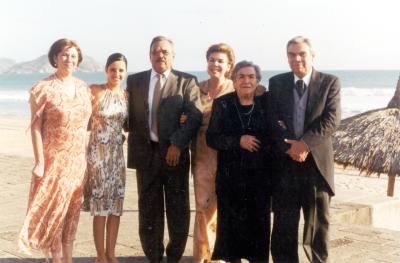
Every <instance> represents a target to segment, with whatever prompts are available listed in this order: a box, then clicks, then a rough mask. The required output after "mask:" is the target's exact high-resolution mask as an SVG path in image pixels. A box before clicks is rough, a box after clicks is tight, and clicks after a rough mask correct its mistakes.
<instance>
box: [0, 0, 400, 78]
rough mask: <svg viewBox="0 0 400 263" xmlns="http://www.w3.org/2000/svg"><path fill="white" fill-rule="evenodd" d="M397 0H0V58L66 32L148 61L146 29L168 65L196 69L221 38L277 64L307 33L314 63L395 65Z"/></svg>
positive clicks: (21, 56) (87, 46)
mask: <svg viewBox="0 0 400 263" xmlns="http://www.w3.org/2000/svg"><path fill="white" fill-rule="evenodd" d="M399 10H400V1H399V0H380V1H374V0H364V1H362V0H347V1H346V0H334V1H333V0H331V1H328V0H303V1H299V0H279V1H272V0H271V1H270V0H241V1H237V0H230V1H228V0H199V1H194V0H169V1H157V0H155V1H151V0H150V1H133V0H108V1H106V0H69V1H66V0H64V1H59V0H34V1H32V0H12V1H1V2H0V34H1V41H0V57H7V58H12V59H15V60H16V61H18V62H21V61H26V60H32V59H35V58H37V57H39V56H40V55H42V54H45V53H47V51H48V48H49V47H50V45H51V44H52V43H53V42H54V41H55V40H57V39H59V38H62V37H68V38H72V39H74V40H76V41H77V42H78V43H79V44H80V45H81V47H82V50H83V52H84V53H85V54H87V55H90V56H92V57H94V58H95V59H96V60H97V61H99V62H100V63H103V64H104V61H105V60H106V58H107V56H108V55H109V54H111V53H113V52H122V53H124V54H125V55H126V56H127V57H128V60H129V70H130V71H138V70H142V69H147V68H149V67H150V64H149V59H148V49H149V47H148V46H149V43H150V41H151V39H152V37H154V36H156V35H165V36H168V37H170V38H172V39H173V40H174V42H175V46H176V51H177V56H176V59H175V68H177V69H180V70H204V69H205V51H206V50H207V48H208V47H209V46H210V45H211V44H214V43H219V42H226V43H228V44H230V45H231V46H232V47H233V49H234V51H235V54H236V57H237V61H239V60H242V59H247V60H252V61H254V62H255V63H257V64H259V65H260V66H261V68H262V69H263V70H273V69H287V68H288V66H287V60H286V55H285V45H286V42H287V40H289V39H290V38H291V37H293V36H296V35H305V36H308V37H310V38H311V39H312V40H313V42H314V46H315V49H316V54H317V56H316V66H317V68H319V69H399V70H400V44H399V43H400V27H399V25H400V13H399Z"/></svg>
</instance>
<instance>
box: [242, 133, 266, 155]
mask: <svg viewBox="0 0 400 263" xmlns="http://www.w3.org/2000/svg"><path fill="white" fill-rule="evenodd" d="M260 144H261V142H260V141H259V140H258V139H257V138H256V137H255V136H252V135H242V136H241V137H240V147H242V148H243V149H245V150H247V151H249V152H257V151H258V150H259V149H260Z"/></svg>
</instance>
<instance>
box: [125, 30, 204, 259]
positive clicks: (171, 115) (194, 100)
mask: <svg viewBox="0 0 400 263" xmlns="http://www.w3.org/2000/svg"><path fill="white" fill-rule="evenodd" d="M174 57H175V52H174V47H173V43H172V41H171V40H169V39H168V38H165V37H162V36H159V37H155V38H154V39H153V40H152V42H151V45H150V61H151V64H152V69H151V70H147V71H143V72H140V73H136V74H133V75H130V76H129V77H128V80H127V92H128V94H129V106H128V111H129V120H128V129H129V136H128V167H129V168H134V169H136V175H137V186H138V195H139V235H140V241H141V244H142V247H143V250H144V253H145V255H146V257H147V258H148V259H149V260H150V262H161V261H162V258H163V254H164V244H163V236H164V201H165V210H166V216H167V224H168V233H169V242H168V244H167V246H166V254H167V260H168V262H178V261H179V260H180V258H181V257H182V254H183V252H184V250H185V246H186V240H187V236H188V231H189V222H190V208H189V163H190V161H189V150H188V145H189V143H190V141H191V138H192V137H193V136H194V135H195V134H196V132H197V130H198V128H199V126H200V123H201V118H202V115H201V109H200V106H199V105H200V101H199V88H198V86H197V80H196V78H195V77H194V76H192V75H190V74H187V73H183V72H179V71H176V70H173V69H172V64H173V60H174ZM183 112H184V113H185V114H186V115H187V117H188V119H187V121H186V123H185V125H180V124H179V118H180V116H181V114H182V113H183Z"/></svg>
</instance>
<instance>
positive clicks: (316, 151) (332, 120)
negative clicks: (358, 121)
mask: <svg viewBox="0 0 400 263" xmlns="http://www.w3.org/2000/svg"><path fill="white" fill-rule="evenodd" d="M293 86H294V75H293V73H292V72H287V73H283V74H280V75H277V76H274V77H272V78H271V79H270V80H269V89H270V91H271V96H272V101H273V102H274V108H275V109H274V111H275V112H276V114H277V115H278V116H277V118H278V119H280V120H283V121H284V122H285V124H286V125H287V132H288V135H289V137H291V138H295V135H294V127H293V105H294V103H293V101H294V98H293ZM340 87H341V85H340V81H339V79H338V78H337V77H336V76H333V75H329V74H324V73H321V72H318V71H316V70H315V69H313V72H312V75H311V81H310V84H309V87H308V89H309V93H308V101H307V108H306V113H305V121H304V134H303V136H302V138H301V139H302V140H303V141H304V142H305V143H306V144H307V145H308V147H309V148H310V155H311V156H310V157H309V158H311V157H312V158H313V159H314V162H315V164H316V166H317V168H318V170H319V172H320V173H321V175H322V176H323V178H324V179H325V181H326V182H327V184H328V185H329V187H330V190H331V194H334V191H335V186H334V174H333V173H334V161H333V147H332V134H333V132H334V131H335V129H336V128H337V127H338V126H339V124H340V119H341V116H340Z"/></svg>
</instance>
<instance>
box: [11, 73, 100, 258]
mask: <svg viewBox="0 0 400 263" xmlns="http://www.w3.org/2000/svg"><path fill="white" fill-rule="evenodd" d="M73 85H74V86H75V96H74V97H73V98H71V97H69V96H67V95H66V94H65V93H64V92H63V83H62V82H60V81H59V80H58V79H57V78H56V77H55V76H54V75H52V76H50V77H48V78H46V79H44V80H42V81H39V82H38V83H37V84H36V85H35V86H34V87H33V88H32V89H31V92H30V93H31V96H30V101H31V103H33V102H34V103H33V105H35V106H37V107H36V109H35V110H34V114H35V115H34V118H33V119H32V123H33V122H35V121H36V120H39V121H40V120H42V132H41V135H42V141H43V154H44V161H45V164H44V175H43V176H42V177H37V176H34V175H32V181H31V189H30V193H29V202H28V208H27V214H26V218H25V221H24V225H23V227H22V230H21V233H20V236H19V248H20V250H22V251H24V252H26V253H28V254H29V251H30V250H31V249H40V250H42V251H43V252H44V253H45V254H46V255H47V254H48V252H52V253H53V254H58V253H60V254H61V250H62V244H69V243H71V242H72V241H73V240H74V239H75V234H76V230H77V226H78V220H79V212H80V206H81V201H82V200H81V199H82V190H83V184H84V181H85V169H86V146H85V145H86V143H85V142H86V132H87V125H88V121H89V117H90V114H91V111H92V110H91V95H90V90H89V88H88V86H87V84H86V83H85V82H83V81H81V80H79V79H76V78H74V79H73Z"/></svg>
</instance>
